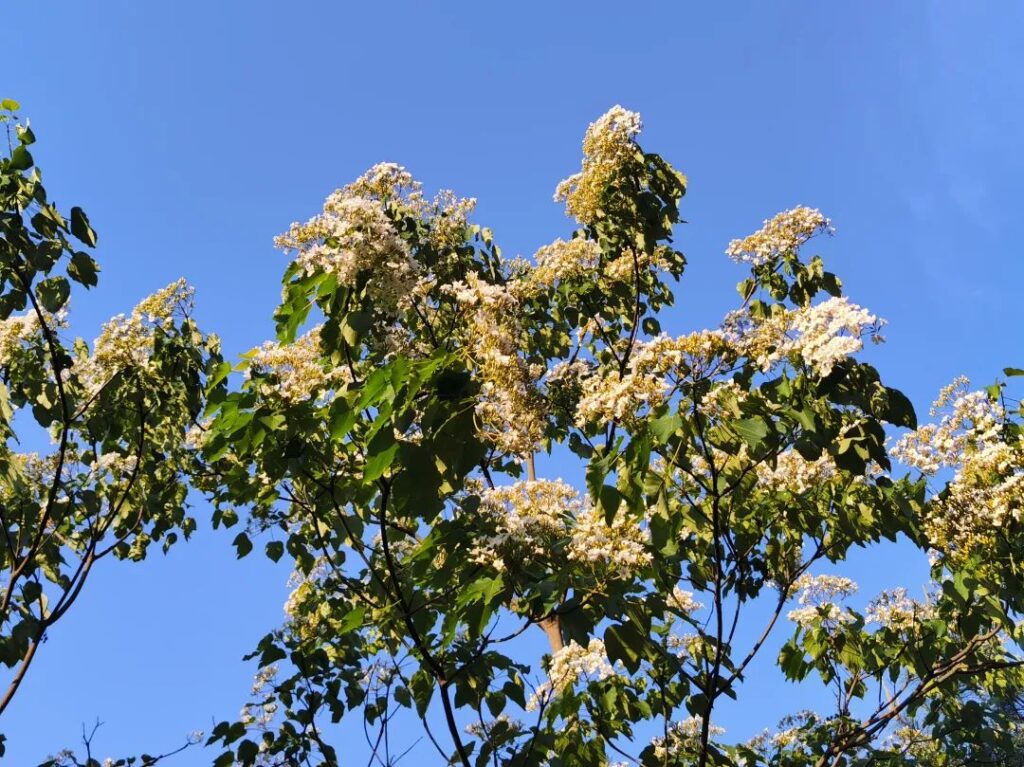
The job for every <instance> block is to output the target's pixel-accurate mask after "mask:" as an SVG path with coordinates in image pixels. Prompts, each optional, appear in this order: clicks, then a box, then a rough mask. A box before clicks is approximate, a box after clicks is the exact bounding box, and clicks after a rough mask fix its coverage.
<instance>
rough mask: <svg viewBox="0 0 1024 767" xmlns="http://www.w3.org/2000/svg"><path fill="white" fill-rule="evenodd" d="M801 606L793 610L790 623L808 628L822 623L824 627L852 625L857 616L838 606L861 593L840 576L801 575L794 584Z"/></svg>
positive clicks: (851, 583)
mask: <svg viewBox="0 0 1024 767" xmlns="http://www.w3.org/2000/svg"><path fill="white" fill-rule="evenodd" d="M793 590H794V591H795V592H796V593H798V594H799V596H798V598H797V601H798V602H799V603H800V607H798V608H796V609H794V610H790V612H789V614H788V615H787V617H788V618H789V620H791V621H793V622H794V623H797V624H798V625H800V626H802V627H805V628H806V627H808V626H810V625H812V624H814V623H816V622H818V621H819V620H820V621H821V622H822V623H823V624H824V625H826V626H827V625H830V624H831V625H836V624H839V623H850V622H852V621H853V619H854V618H853V614H852V613H851V612H850V611H849V610H846V609H845V608H842V607H840V606H839V604H837V601H838V600H842V599H845V598H846V597H848V596H851V595H853V594H855V593H856V591H857V584H856V583H854V582H853V581H852V580H850V579H849V578H844V577H842V576H838V575H807V574H805V575H801V576H800V577H799V578H797V580H796V582H795V583H794V584H793Z"/></svg>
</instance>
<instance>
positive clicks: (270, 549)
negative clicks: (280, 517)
mask: <svg viewBox="0 0 1024 767" xmlns="http://www.w3.org/2000/svg"><path fill="white" fill-rule="evenodd" d="M236 540H237V539H236ZM266 552H267V557H269V558H270V559H271V560H273V561H274V562H277V561H278V560H279V559H281V557H282V556H284V542H283V541H271V542H270V543H268V544H267V546H266Z"/></svg>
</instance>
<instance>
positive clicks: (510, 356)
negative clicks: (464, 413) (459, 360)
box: [445, 273, 547, 456]
mask: <svg viewBox="0 0 1024 767" xmlns="http://www.w3.org/2000/svg"><path fill="white" fill-rule="evenodd" d="M445 291H446V292H447V293H448V294H449V295H451V296H452V297H453V298H454V299H455V301H457V302H458V303H459V304H461V305H462V307H463V308H464V310H465V311H466V312H467V314H468V322H467V326H468V330H467V333H468V338H467V342H468V344H469V346H470V350H471V354H472V357H473V360H474V362H475V363H476V364H477V366H478V367H479V369H480V372H481V375H482V377H483V380H484V383H483V386H482V387H481V399H480V401H479V403H478V404H477V416H478V417H479V418H480V420H481V422H482V423H483V426H484V429H483V435H484V437H485V438H487V439H489V440H490V441H491V442H493V443H494V444H495V445H496V446H497V447H498V449H499V450H501V451H502V452H505V453H509V454H512V455H517V456H525V455H528V454H529V453H532V452H534V450H536V447H537V445H538V443H539V442H540V440H541V439H542V438H543V436H544V429H545V426H546V424H547V418H546V412H545V410H544V403H543V397H542V396H541V395H540V392H538V390H537V386H536V381H537V380H538V379H539V378H540V377H541V376H542V375H543V373H544V370H543V368H540V367H537V366H533V365H528V364H527V363H526V362H525V361H524V360H523V359H522V357H521V356H520V355H519V341H520V336H521V328H520V327H519V324H518V319H517V318H518V316H519V309H520V302H519V299H518V297H517V296H516V295H515V294H514V293H513V292H512V291H510V290H508V289H507V288H506V287H504V286H502V285H493V284H490V283H487V282H484V281H483V280H481V279H480V278H479V276H477V275H476V274H475V273H470V274H468V275H467V276H466V280H465V281H460V282H454V283H452V284H450V285H447V286H445Z"/></svg>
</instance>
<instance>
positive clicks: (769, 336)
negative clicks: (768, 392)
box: [723, 297, 885, 376]
mask: <svg viewBox="0 0 1024 767" xmlns="http://www.w3.org/2000/svg"><path fill="white" fill-rule="evenodd" d="M884 324H885V321H884V320H879V319H878V318H877V317H876V316H875V315H873V314H871V313H870V312H868V311H867V310H866V309H863V308H861V307H860V306H857V305H856V304H854V303H851V302H850V301H849V300H848V299H846V298H845V297H833V298H829V299H828V300H826V301H822V302H821V303H820V304H815V305H814V306H805V307H801V308H800V309H796V310H794V311H786V310H777V311H776V312H775V313H774V314H773V315H771V316H770V317H768V318H765V319H759V320H754V319H753V318H752V317H751V316H750V315H749V314H748V313H747V312H744V311H738V312H732V313H730V314H729V315H728V316H727V317H726V319H725V322H724V324H723V333H724V335H725V337H726V338H727V339H728V340H729V341H730V342H731V343H732V344H733V345H734V346H735V347H736V348H737V349H738V350H739V351H740V353H741V354H742V355H743V356H745V357H747V358H749V359H751V360H753V362H754V364H755V365H756V366H757V367H758V368H760V369H761V370H762V371H764V372H768V371H769V370H771V369H772V368H773V367H775V365H777V364H778V363H779V362H781V361H782V360H783V359H785V358H786V357H788V356H789V355H791V354H796V355H798V356H799V357H801V358H802V359H803V360H804V362H805V363H807V364H808V365H810V366H811V367H812V368H813V369H814V371H815V372H816V373H817V374H818V375H820V376H827V375H829V374H830V373H831V372H832V369H833V368H834V367H835V365H836V363H837V362H839V361H840V360H842V359H845V358H846V357H848V356H850V355H852V354H855V353H857V352H859V351H860V350H861V349H863V348H864V340H863V337H864V336H865V335H870V336H871V339H872V340H873V341H874V342H876V343H878V342H881V341H882V340H883V339H882V337H881V335H879V330H880V329H881V327H882V325H884Z"/></svg>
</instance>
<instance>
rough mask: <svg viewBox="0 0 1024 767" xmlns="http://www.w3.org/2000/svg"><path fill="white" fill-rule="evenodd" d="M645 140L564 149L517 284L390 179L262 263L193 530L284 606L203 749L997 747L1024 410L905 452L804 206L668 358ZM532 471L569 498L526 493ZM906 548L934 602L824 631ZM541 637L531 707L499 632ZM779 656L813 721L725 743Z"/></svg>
mask: <svg viewBox="0 0 1024 767" xmlns="http://www.w3.org/2000/svg"><path fill="white" fill-rule="evenodd" d="M639 133H640V121H639V116H638V115H636V114H635V113H632V112H628V111H626V110H624V109H622V108H621V107H615V108H613V109H612V110H610V111H609V112H608V113H607V114H605V115H604V116H602V117H601V118H600V119H599V120H597V121H596V122H595V123H593V124H592V125H591V126H590V128H589V130H588V131H587V133H586V137H585V140H584V143H583V155H584V156H583V164H582V168H581V170H580V172H579V173H577V174H576V175H574V176H572V177H571V178H569V179H567V180H566V181H565V182H563V183H562V184H561V185H560V186H559V187H558V190H557V192H556V199H558V200H561V201H564V203H565V206H566V210H567V213H568V214H569V215H570V216H572V217H573V218H574V219H575V220H576V222H577V223H578V228H577V229H576V230H575V231H574V232H572V235H571V237H570V238H569V239H568V240H560V239H559V240H555V241H554V242H552V243H551V244H550V245H546V246H544V247H542V248H540V249H539V250H538V252H537V254H536V259H535V262H534V263H527V262H524V261H522V260H511V261H510V260H507V259H504V258H502V255H501V251H500V249H499V248H498V247H497V245H496V244H495V243H494V241H493V238H492V234H491V232H490V231H489V230H487V229H486V228H481V227H479V226H477V225H474V224H470V223H469V219H468V216H469V214H470V212H471V210H472V208H473V201H472V200H464V199H459V198H457V197H456V196H455V195H453V194H452V193H450V192H444V193H442V194H441V195H439V196H438V197H437V198H435V199H434V200H433V201H428V199H427V198H426V197H425V196H424V194H423V192H422V190H421V188H420V185H419V184H418V183H416V182H415V181H414V180H413V179H412V177H411V176H410V175H409V174H408V173H407V172H406V171H405V170H404V169H403V168H401V167H399V166H396V165H391V164H385V165H378V166H376V167H374V168H373V169H371V170H370V171H369V172H368V173H367V174H366V175H364V176H362V177H361V178H359V179H358V180H357V181H355V182H354V183H352V184H350V185H348V186H346V187H344V188H342V189H340V190H338V191H337V192H335V193H334V194H332V195H331V196H330V197H328V199H327V201H326V202H325V204H324V207H323V211H322V212H321V213H319V214H318V215H316V216H315V217H314V218H312V219H311V220H310V221H308V222H307V223H305V224H294V225H292V227H291V228H290V230H289V231H288V232H287V233H285V234H284V235H282V236H281V237H280V238H279V239H278V244H279V246H280V247H282V248H283V249H285V250H286V251H287V252H288V253H290V254H291V262H290V265H289V266H288V268H287V270H286V272H285V275H284V290H283V299H282V303H281V305H280V306H279V307H278V309H277V311H276V314H275V319H276V323H277V332H278V337H277V339H276V340H275V341H272V342H268V343H266V344H264V345H263V346H262V347H260V348H257V349H254V350H253V351H252V352H250V353H249V354H248V355H246V357H245V359H244V361H243V362H242V363H241V365H240V370H243V371H244V373H245V377H244V381H243V382H242V383H241V384H240V386H238V387H237V388H233V387H232V386H231V385H230V379H229V378H228V374H229V371H230V368H229V366H228V365H224V366H223V367H222V368H221V370H220V372H219V373H218V375H217V376H215V377H214V378H213V384H214V386H213V388H212V389H211V392H210V401H211V406H210V407H211V411H210V414H211V416H212V421H211V423H210V425H209V429H208V431H207V432H206V433H205V436H204V439H203V455H204V461H205V469H204V471H206V474H205V475H204V477H203V480H202V484H203V486H204V488H205V489H206V491H207V492H208V493H209V494H210V497H211V498H212V499H213V501H214V504H215V512H214V523H215V524H223V525H225V526H233V525H235V524H236V523H239V522H240V521H241V520H242V519H243V518H244V528H245V529H244V531H243V532H240V533H238V534H237V537H236V538H235V540H234V543H235V546H236V547H237V552H238V555H239V556H245V555H246V554H248V553H249V552H250V550H252V549H253V546H254V544H253V542H252V536H253V535H254V534H257V533H266V532H267V531H273V532H272V540H270V541H269V542H268V543H266V544H265V550H266V554H267V556H269V557H271V558H272V559H274V560H277V559H279V558H280V557H282V556H285V555H286V554H287V555H288V556H289V557H291V558H292V559H293V560H294V563H295V575H294V584H295V590H294V591H293V593H292V595H291V597H290V598H289V600H288V603H287V605H286V612H287V616H288V617H287V620H286V622H285V624H284V625H283V626H282V627H281V628H280V629H278V630H277V631H275V632H273V633H271V634H269V635H268V636H266V637H264V638H263V639H262V640H261V641H260V643H259V645H258V647H257V648H256V650H255V652H254V654H253V657H255V658H256V659H257V662H258V664H259V668H260V670H259V673H258V676H257V685H256V688H255V689H254V698H253V701H252V703H251V704H250V705H249V706H248V707H247V709H246V711H245V714H244V715H243V716H242V717H241V718H240V720H239V721H236V722H224V723H222V724H220V725H219V726H218V727H217V728H216V729H215V730H214V732H213V735H212V737H211V743H220V744H222V745H223V746H226V747H227V750H225V751H224V752H223V753H222V755H221V757H220V758H219V759H218V760H217V762H216V763H217V764H218V765H227V764H232V763H234V762H236V761H237V762H238V763H240V764H245V765H248V764H255V763H259V764H282V765H283V764H298V763H302V764H307V763H308V764H314V763H321V764H337V763H341V761H342V760H341V759H340V757H339V755H338V752H337V750H336V749H335V747H333V746H332V745H331V744H330V743H329V742H328V741H329V726H330V723H332V722H337V721H339V720H340V719H341V718H342V717H345V716H355V717H360V718H362V719H363V720H364V721H365V724H366V726H367V727H368V728H370V729H372V730H373V732H375V733H377V735H376V736H375V738H374V740H375V743H376V746H375V755H376V759H377V761H378V762H379V763H380V764H391V763H394V762H395V761H397V759H396V757H397V756H398V754H395V753H394V752H392V751H391V750H390V740H389V738H390V736H389V732H388V723H389V722H390V721H393V720H394V721H407V719H406V720H402V719H396V717H403V716H405V717H409V716H415V717H417V718H418V719H419V720H420V721H421V723H422V726H423V727H424V728H426V733H427V735H428V737H429V739H430V741H431V742H432V743H433V745H434V747H435V748H436V749H437V751H438V754H439V755H438V757H437V759H438V763H445V762H451V763H454V764H461V765H464V766H468V765H480V766H482V765H485V764H487V763H492V764H495V765H498V764H503V765H523V766H525V765H540V764H546V765H604V764H608V763H610V762H611V761H615V760H623V759H624V760H625V763H629V764H634V763H640V764H642V765H645V767H654V766H655V765H684V764H685V765H700V767H704V766H705V765H727V764H730V765H732V764H735V765H748V766H752V765H815V766H816V767H824V766H825V765H830V766H832V767H838V765H854V764H858V765H867V764H954V763H960V762H957V761H956V760H957V759H961V760H964V759H966V760H967V761H968V762H969V761H970V758H971V754H972V753H973V754H980V753H982V752H983V751H984V750H985V749H991V748H994V747H997V746H999V745H1000V744H1002V745H1003V746H1005V745H1006V742H1005V739H1006V737H1007V735H1006V734H1007V733H1008V732H1009V729H1008V727H1007V726H1006V722H1007V719H1006V711H1005V706H1004V707H1000V706H999V705H994V704H989V703H986V702H985V701H990V700H992V694H993V693H996V692H998V691H999V690H1005V689H1008V688H1009V687H1011V686H1012V685H1013V684H1014V683H1015V680H1017V681H1019V677H1018V670H1017V669H1018V664H1019V662H1020V660H1019V655H1018V654H1017V652H1016V650H1015V648H1016V646H1017V641H1018V640H1019V638H1020V630H1019V629H1018V628H1017V624H1016V620H1017V616H1018V615H1019V613H1020V610H1021V607H1022V602H1021V600H1022V595H1024V590H1022V583H1021V575H1020V570H1019V566H1018V564H1017V559H1018V557H1019V552H1020V550H1021V548H1020V547H1021V543H1022V540H1021V531H1020V514H1021V505H1022V495H1024V494H1022V492H1021V483H1022V482H1024V469H1022V467H1024V463H1022V461H1021V458H1022V444H1021V428H1020V415H1021V413H1020V411H1019V410H1014V409H1013V408H1014V406H1015V404H1014V403H1013V402H1012V401H1011V400H1009V399H1008V396H1007V394H1006V392H1005V389H1004V386H1003V385H1002V384H999V385H996V386H995V387H992V388H990V389H988V390H987V391H980V392H979V391H971V390H970V389H969V387H968V386H967V383H966V381H958V382H956V383H955V384H954V385H952V386H951V387H949V388H948V389H946V390H945V391H944V392H943V393H942V395H941V397H940V400H939V402H938V403H936V407H937V408H939V409H940V410H942V411H943V413H944V414H943V415H942V418H941V421H939V422H938V423H937V424H933V425H926V426H918V423H917V419H916V416H915V412H914V409H913V407H912V405H911V403H910V402H909V401H908V400H907V398H906V397H905V396H904V395H903V394H901V393H900V392H899V391H897V390H896V389H894V388H891V387H889V386H887V385H885V384H884V383H883V382H882V380H881V377H880V375H879V373H878V372H877V371H876V370H875V369H874V368H873V367H872V366H871V365H869V364H867V363H865V362H863V361H860V360H858V359H857V358H856V356H855V355H856V354H857V353H858V352H859V351H860V350H861V349H862V348H863V345H864V340H865V339H867V338H871V339H872V340H875V341H879V340H881V338H880V335H879V330H880V328H881V326H882V321H881V320H879V319H877V318H876V317H875V316H874V315H872V314H871V313H870V312H868V311H867V310H866V309H863V308H861V307H859V306H857V305H856V304H854V303H852V302H851V301H850V300H849V299H848V298H846V297H845V296H844V295H843V293H842V285H841V282H840V280H839V278H838V277H836V275H834V274H832V273H831V272H829V271H827V270H826V269H825V266H824V263H823V261H822V260H821V258H820V257H818V256H814V257H810V258H808V257H806V256H805V255H804V252H805V251H806V250H807V248H808V247H809V242H810V241H811V240H812V238H814V237H815V236H816V235H822V234H826V233H830V231H831V228H830V223H829V221H828V219H826V218H825V217H824V216H823V215H822V214H821V213H820V212H818V211H817V210H813V209H810V208H802V207H801V208H796V209H793V210H789V211H786V212H784V213H781V214H779V215H777V216H775V217H774V218H772V219H770V220H768V221H766V222H765V224H764V227H763V228H762V229H760V230H759V231H758V232H756V233H754V234H752V235H750V236H749V237H746V238H745V239H741V240H736V241H734V242H732V243H731V244H730V245H729V248H728V254H729V255H730V256H731V257H732V258H733V259H734V260H735V261H737V262H738V263H739V264H741V265H742V266H744V267H746V268H748V269H749V276H748V277H747V278H746V279H744V280H743V281H742V282H740V283H739V286H738V290H739V295H740V302H739V305H738V307H737V309H736V310H735V311H733V312H730V313H729V314H728V315H727V316H726V317H725V319H724V320H723V322H722V324H721V326H720V327H718V328H715V329H713V330H701V331H696V332H693V333H690V334H688V335H683V336H681V337H677V338H675V337H670V336H668V335H665V334H663V333H661V332H660V326H659V322H658V315H659V312H661V311H662V310H663V309H664V308H665V307H668V306H670V305H671V304H672V302H673V292H672V290H671V289H670V286H669V280H677V279H679V278H680V277H681V276H682V274H683V271H684V267H685V265H686V260H685V258H684V256H683V254H682V253H681V252H680V251H679V250H677V249H676V248H675V246H674V245H673V240H672V238H673V232H674V227H675V225H677V224H678V223H680V215H679V204H680V201H681V199H682V197H683V195H684V192H685V191H686V179H685V177H684V176H683V175H682V174H680V173H679V172H678V171H676V170H675V169H674V168H673V167H672V166H671V165H670V164H669V163H667V162H666V161H665V160H663V159H662V158H661V157H659V156H658V155H656V154H651V153H647V152H645V151H644V150H643V149H641V147H640V145H639V144H638V143H637V137H638V135H639ZM1006 372H1007V373H1008V374H1010V375H1018V374H1020V373H1021V371H1016V370H1007V371H1006ZM897 428H898V429H908V430H910V431H909V432H907V433H905V434H904V435H903V436H902V437H901V438H900V440H899V442H898V443H897V444H896V446H895V448H894V450H893V453H894V455H895V457H896V458H898V459H899V460H900V461H902V462H903V464H904V465H905V466H907V467H910V469H911V471H910V473H909V474H906V475H905V476H898V474H900V473H905V470H904V469H901V470H900V471H899V472H895V471H894V470H893V467H892V463H891V456H890V453H889V451H888V450H887V447H886V438H887V433H889V432H891V430H893V429H897ZM541 451H546V452H549V453H554V454H556V455H558V456H559V457H560V459H562V460H568V459H569V458H570V457H571V458H572V459H574V460H576V461H578V464H579V466H580V467H581V475H582V476H585V489H577V488H575V487H573V486H571V485H569V484H567V483H564V482H562V481H560V480H556V479H552V478H546V477H541V476H539V475H538V472H537V471H536V468H535V456H536V454H538V453H539V452H541ZM942 479H944V480H945V482H944V483H941V482H940V480H942ZM897 538H899V539H901V540H904V541H906V542H907V543H906V544H905V545H912V546H914V547H917V548H918V549H920V550H922V551H927V552H929V555H930V556H931V561H932V568H931V576H932V587H931V592H930V593H929V595H928V596H927V598H926V599H924V600H920V601H915V600H912V599H910V598H909V597H908V596H907V593H906V591H904V590H897V591H895V592H888V593H883V594H881V595H879V596H878V597H877V598H876V599H875V600H874V601H872V602H871V604H870V605H869V606H868V607H867V609H866V610H864V611H857V610H854V609H852V608H850V607H848V606H846V605H845V604H844V603H843V599H844V598H845V597H847V596H849V595H850V594H851V593H852V592H853V591H854V590H855V588H856V585H855V584H854V583H853V582H852V581H850V580H849V579H848V578H845V577H843V576H841V575H837V574H831V573H823V572H820V571H821V570H822V569H823V568H825V567H827V568H828V569H829V570H830V571H834V569H835V568H836V567H838V566H841V565H842V563H843V562H844V561H845V559H846V557H847V555H848V553H849V552H850V551H851V549H853V548H855V547H863V546H870V545H872V544H876V543H878V542H880V541H881V540H882V539H890V540H896V539H897ZM794 600H795V603H794ZM766 602H767V603H769V604H770V605H771V608H770V610H769V611H768V612H769V618H768V619H767V621H766V622H764V623H763V624H761V625H758V626H756V627H754V626H751V618H749V617H748V616H749V614H750V612H751V607H752V605H754V604H755V603H758V604H762V605H763V604H765V603H766ZM535 627H536V628H535ZM787 627H788V628H787ZM541 630H542V631H543V632H544V635H545V636H546V637H547V640H548V642H549V649H550V653H549V654H548V655H546V656H545V657H544V659H543V662H542V667H543V671H544V674H543V676H542V677H541V678H542V680H543V681H540V682H539V683H537V684H536V685H531V678H532V677H531V673H532V672H535V671H537V661H538V660H539V659H538V658H536V657H524V656H523V654H522V653H521V652H520V651H519V650H518V649H517V647H518V645H517V643H516V641H515V640H516V638H517V637H520V636H522V635H523V634H524V633H526V632H537V631H541ZM778 631H791V636H790V638H789V640H788V641H787V642H786V643H785V645H784V647H783V650H782V652H781V654H780V655H779V657H778V661H777V663H778V666H779V667H780V669H781V671H782V673H783V674H784V675H785V677H786V678H787V679H789V680H791V681H797V682H803V683H805V684H806V683H810V682H811V680H814V679H817V680H818V681H819V682H820V683H821V684H824V685H825V686H826V687H828V688H829V689H831V690H832V691H833V692H834V695H835V701H836V706H835V709H834V710H832V711H821V712H814V713H811V712H802V713H795V714H794V715H793V716H792V717H790V718H788V719H787V720H786V721H785V722H784V723H783V724H782V725H781V726H782V728H783V729H781V730H779V731H778V732H776V733H774V734H766V735H765V736H763V737H761V738H758V739H755V740H754V741H752V742H749V743H740V744H737V743H729V742H728V741H727V740H726V739H724V738H723V737H722V733H721V731H720V729H719V728H717V727H716V725H715V723H714V722H715V712H716V710H717V707H718V706H719V704H720V702H721V700H722V699H723V697H728V698H737V697H738V696H742V694H743V686H742V682H743V681H744V678H745V676H746V674H747V672H748V667H749V665H750V663H751V662H752V659H754V658H755V657H756V656H757V654H758V653H759V652H760V651H761V648H762V647H763V646H764V645H765V642H766V639H767V637H768V636H769V635H770V634H771V633H773V632H778ZM748 635H749V636H752V637H756V639H751V640H750V641H747V642H741V641H740V638H741V637H744V636H748ZM402 711H407V712H409V713H407V714H402V713H401V712H402ZM439 722H443V725H441V726H442V727H443V729H444V730H446V732H444V731H442V732H438V731H437V727H438V723H439ZM769 724H770V722H766V725H769ZM652 732H653V737H652ZM641 736H642V737H641ZM921 743H925V744H927V748H923V747H922V746H921Z"/></svg>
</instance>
